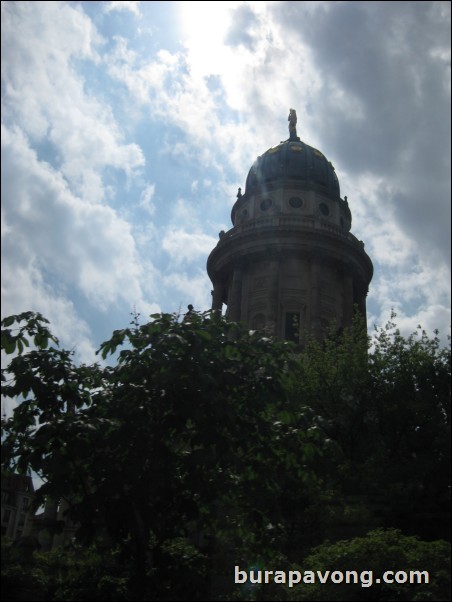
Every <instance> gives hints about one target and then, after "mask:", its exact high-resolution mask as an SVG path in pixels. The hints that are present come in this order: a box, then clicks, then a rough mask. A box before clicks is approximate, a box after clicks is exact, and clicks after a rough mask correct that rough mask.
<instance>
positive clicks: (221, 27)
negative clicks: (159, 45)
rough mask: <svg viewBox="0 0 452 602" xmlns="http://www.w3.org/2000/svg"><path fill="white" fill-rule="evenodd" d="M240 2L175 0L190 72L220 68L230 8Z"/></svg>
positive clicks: (224, 55) (211, 71)
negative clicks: (190, 67)
mask: <svg viewBox="0 0 452 602" xmlns="http://www.w3.org/2000/svg"><path fill="white" fill-rule="evenodd" d="M239 4H240V2H207V1H205V0H204V1H200V2H179V7H178V12H179V16H180V20H181V31H182V35H183V40H182V42H183V44H184V46H185V47H186V48H187V49H188V51H189V53H190V58H191V61H190V62H191V65H192V68H194V69H195V71H196V72H195V73H194V75H198V76H200V77H203V76H207V75H211V74H218V73H221V72H224V71H225V70H226V69H227V66H228V56H229V49H228V47H227V46H225V44H224V40H225V37H226V36H227V33H228V31H229V28H230V26H231V22H232V9H234V8H235V7H236V6H238V5H239Z"/></svg>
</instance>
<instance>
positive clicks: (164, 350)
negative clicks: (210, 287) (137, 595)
mask: <svg viewBox="0 0 452 602" xmlns="http://www.w3.org/2000/svg"><path fill="white" fill-rule="evenodd" d="M152 318H153V321H152V322H150V323H148V324H145V325H143V326H139V325H137V324H135V325H134V327H133V328H132V329H129V328H128V329H124V330H119V331H115V332H114V333H113V336H112V338H111V340H110V341H107V342H106V343H104V344H103V345H102V346H101V348H100V353H101V354H102V357H103V358H106V357H107V356H108V355H110V354H114V353H116V352H117V349H118V347H123V348H122V350H121V351H119V354H118V356H117V362H116V363H115V364H114V365H113V366H107V367H104V368H102V367H101V366H100V365H94V366H76V365H74V363H73V361H72V355H71V353H70V352H67V351H62V350H60V349H59V348H58V347H57V346H51V347H47V342H48V341H53V342H54V343H56V340H55V338H54V337H53V336H52V335H51V333H50V332H49V331H47V327H46V326H45V324H46V321H45V320H44V319H43V318H42V317H41V316H39V315H35V314H26V315H19V316H13V317H11V318H7V319H6V320H5V321H3V324H2V325H3V326H5V327H6V328H7V330H6V334H5V341H6V342H7V344H8V347H7V348H6V351H9V352H14V351H18V352H19V353H18V355H16V356H15V357H14V358H13V359H12V360H11V362H10V364H9V366H8V368H7V375H6V376H5V378H6V382H5V384H4V386H3V393H4V395H7V396H9V397H19V398H22V399H23V401H22V402H21V403H20V404H19V405H18V407H17V408H16V410H15V412H14V414H13V416H12V418H10V419H8V420H7V421H6V424H5V433H6V437H5V442H4V451H5V463H6V466H7V467H9V468H16V469H18V470H19V471H22V472H24V471H27V470H32V471H34V472H36V473H37V474H38V475H39V476H40V477H41V478H42V479H43V481H44V485H43V486H42V487H41V488H40V489H39V490H38V492H37V499H36V505H38V504H40V503H42V502H43V501H44V499H45V498H46V497H50V498H52V499H56V500H61V499H65V500H66V502H67V503H68V504H69V510H68V516H69V517H70V518H71V519H72V520H73V521H74V522H76V523H77V524H79V525H80V528H79V531H78V537H79V539H80V540H81V541H86V542H88V541H92V539H93V537H94V536H99V535H100V534H104V535H105V536H106V537H107V539H108V540H109V541H111V542H113V543H115V544H118V545H120V547H121V550H122V552H123V553H126V554H128V555H129V557H130V558H132V559H133V561H134V567H135V570H136V583H135V585H134V586H133V587H135V589H136V591H141V593H142V595H143V596H144V595H145V594H144V589H143V588H146V587H147V588H148V590H147V592H148V594H149V592H150V593H151V594H152V595H156V594H158V595H159V596H160V597H162V596H164V595H165V593H164V592H162V591H161V589H159V588H160V587H161V585H160V584H161V583H162V581H161V580H160V577H161V575H162V571H164V570H166V567H167V565H168V555H169V554H170V552H169V551H170V550H172V552H171V554H173V555H174V550H175V549H177V546H176V548H174V546H175V542H177V541H179V542H180V541H182V540H183V541H185V542H187V545H193V546H195V548H196V549H197V550H198V551H199V554H200V556H199V558H198V560H197V567H198V568H197V571H198V572H197V574H198V579H196V576H193V575H192V578H191V583H192V584H193V583H194V585H193V591H192V592H191V597H190V599H197V598H198V597H202V596H205V595H206V591H208V589H209V583H208V581H207V577H206V575H207V574H210V575H211V574H215V573H221V572H223V571H224V563H226V562H227V560H226V559H228V560H229V561H231V559H232V562H233V559H234V558H235V557H236V555H237V554H238V550H240V554H242V555H243V556H247V555H252V554H255V553H256V551H257V550H259V552H260V553H263V551H264V550H266V549H268V550H269V551H270V550H271V549H272V547H274V546H275V543H276V542H277V541H278V539H281V538H282V537H284V529H285V525H284V521H283V518H284V508H283V503H282V501H283V498H284V494H285V491H286V489H287V488H288V487H289V488H290V487H292V488H293V487H295V486H296V487H297V488H298V489H299V490H303V491H304V492H305V495H306V496H308V497H309V495H311V493H312V494H313V492H314V490H315V487H316V481H315V478H314V461H315V456H316V454H317V453H319V451H320V450H321V447H322V439H321V436H320V434H319V432H318V431H317V430H316V429H311V428H310V426H311V424H312V423H311V418H312V416H311V413H310V412H309V411H308V410H307V409H306V411H304V409H303V407H300V406H299V404H298V403H297V404H291V402H290V400H289V399H288V397H287V395H286V389H287V382H288V380H290V379H291V378H292V374H293V371H292V366H293V365H294V356H293V353H292V349H293V347H292V346H291V345H290V344H287V343H284V342H278V341H276V340H272V339H269V338H267V337H264V336H262V335H261V334H259V333H256V332H254V333H250V332H248V331H247V330H246V329H245V328H244V327H243V326H240V325H238V324H232V323H228V322H226V321H225V320H224V319H223V318H222V317H221V316H218V315H216V314H211V313H210V312H207V313H205V314H197V313H195V312H192V313H191V315H190V316H189V317H187V318H186V319H184V320H183V321H178V319H177V317H175V316H174V315H169V314H161V315H160V314H157V315H154V316H152ZM24 322H25V325H24V324H23V323H24ZM13 325H18V330H16V331H12V330H11V329H10V327H11V326H13ZM38 328H40V329H41V331H44V334H45V336H43V337H42V338H39V337H37V336H36V335H35V332H36V330H37V329H38ZM16 332H17V334H15V333H16ZM27 336H28V337H29V338H30V337H31V336H34V339H33V342H34V345H35V346H36V347H37V349H35V350H32V351H29V352H27V353H24V348H25V346H27V342H28V339H27ZM19 341H20V342H22V345H21V346H19ZM181 538H182V539H181ZM269 553H270V552H269ZM171 554H170V555H171ZM203 559H204V560H203ZM203 563H204V564H203ZM146 576H147V578H146ZM149 588H150V589H149ZM189 593H190V592H187V591H185V595H186V596H188V595H189Z"/></svg>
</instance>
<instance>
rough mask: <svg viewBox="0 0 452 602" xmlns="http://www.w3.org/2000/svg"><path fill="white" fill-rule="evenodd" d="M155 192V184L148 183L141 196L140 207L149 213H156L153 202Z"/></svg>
mask: <svg viewBox="0 0 452 602" xmlns="http://www.w3.org/2000/svg"><path fill="white" fill-rule="evenodd" d="M154 194H155V185H154V184H146V186H145V188H144V190H143V192H142V193H141V196H140V207H142V208H143V209H144V210H145V211H146V212H147V213H148V214H149V215H153V214H154V213H155V205H154V204H153V203H152V199H153V197H154Z"/></svg>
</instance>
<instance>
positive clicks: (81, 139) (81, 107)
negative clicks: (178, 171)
mask: <svg viewBox="0 0 452 602" xmlns="http://www.w3.org/2000/svg"><path fill="white" fill-rule="evenodd" d="M13 4H14V6H12V3H6V6H5V8H4V9H3V7H2V10H3V12H4V15H3V17H4V19H5V24H4V26H3V35H2V45H3V51H2V79H3V83H4V90H5V91H4V93H3V96H2V109H3V111H2V113H3V115H2V116H3V120H4V122H6V123H8V122H10V121H12V120H14V122H15V123H16V125H18V126H19V127H20V128H21V129H22V130H23V131H24V132H25V133H26V134H27V136H29V137H30V139H31V141H32V143H33V144H43V143H44V144H45V145H46V149H47V152H50V154H51V155H54V157H55V160H56V161H57V162H58V164H59V168H60V170H61V172H62V173H63V175H64V176H65V178H67V180H68V181H69V182H70V184H71V187H72V188H73V190H74V191H75V192H76V193H77V194H80V195H82V196H83V197H84V198H86V199H87V200H89V201H90V202H100V201H102V200H103V199H104V197H105V190H104V185H103V179H102V169H103V168H105V167H113V168H116V169H122V170H124V172H125V173H126V174H127V176H129V177H130V176H132V175H133V174H134V173H135V171H136V170H137V169H138V168H141V167H142V166H143V165H144V157H143V153H142V151H141V149H140V148H139V147H138V146H137V145H136V144H124V143H123V141H122V135H121V132H120V129H119V127H118V124H117V122H116V121H115V119H114V116H113V113H112V110H111V108H110V107H109V106H108V105H107V104H105V103H103V102H101V101H99V100H98V99H97V98H96V97H95V96H94V95H92V94H91V95H90V94H88V93H86V91H85V83H86V82H85V81H84V79H83V78H82V77H81V76H80V75H78V74H77V72H76V70H75V68H74V63H75V61H77V60H79V59H84V60H88V61H95V62H97V61H99V55H98V49H99V48H100V47H101V45H102V38H101V37H100V36H99V34H98V33H97V32H96V30H95V28H94V27H93V25H92V22H91V21H90V20H89V19H88V18H87V17H86V15H84V14H83V12H81V10H80V9H78V8H77V7H73V6H69V5H68V4H65V3H59V2H52V3H39V2H35V3H33V5H31V4H21V3H13ZM17 30H20V31H21V33H22V35H17ZM24 30H25V31H24ZM24 34H25V35H24Z"/></svg>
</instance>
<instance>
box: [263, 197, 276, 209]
mask: <svg viewBox="0 0 452 602" xmlns="http://www.w3.org/2000/svg"><path fill="white" fill-rule="evenodd" d="M272 205H273V201H272V200H271V199H264V200H263V201H262V203H261V209H262V211H267V209H270V207H271V206H272Z"/></svg>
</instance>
